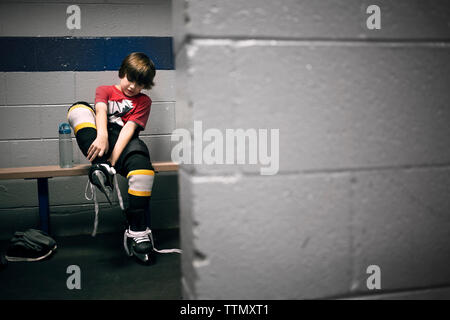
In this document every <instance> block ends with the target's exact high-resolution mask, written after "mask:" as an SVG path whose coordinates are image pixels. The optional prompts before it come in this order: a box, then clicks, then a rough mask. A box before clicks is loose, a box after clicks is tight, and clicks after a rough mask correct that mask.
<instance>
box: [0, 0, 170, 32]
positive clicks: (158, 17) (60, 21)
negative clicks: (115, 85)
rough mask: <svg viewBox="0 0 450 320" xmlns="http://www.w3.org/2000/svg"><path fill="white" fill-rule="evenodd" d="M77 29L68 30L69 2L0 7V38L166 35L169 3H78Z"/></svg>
mask: <svg viewBox="0 0 450 320" xmlns="http://www.w3.org/2000/svg"><path fill="white" fill-rule="evenodd" d="M73 4H76V5H78V6H79V8H80V24H81V28H80V29H72V30H70V29H68V28H67V24H66V21H67V19H68V18H69V17H70V16H72V15H73V13H72V12H71V13H70V14H67V8H68V7H69V6H70V3H64V4H62V3H57V2H56V1H45V2H44V3H30V2H27V3H2V4H0V18H1V19H0V21H1V22H0V26H1V28H0V31H1V33H0V35H1V36H28V37H30V36H76V37H82V36H90V37H93V36H100V37H104V36H111V37H112V36H130V35H133V36H148V35H149V30H151V35H152V36H170V34H171V10H170V2H169V1H151V2H144V1H140V2H139V1H136V2H134V1H133V3H130V4H129V5H124V4H126V3H124V2H120V1H116V2H115V3H113V2H110V1H103V3H102V1H91V2H90V3H89V2H88V1H84V2H82V1H78V2H76V3H73Z"/></svg>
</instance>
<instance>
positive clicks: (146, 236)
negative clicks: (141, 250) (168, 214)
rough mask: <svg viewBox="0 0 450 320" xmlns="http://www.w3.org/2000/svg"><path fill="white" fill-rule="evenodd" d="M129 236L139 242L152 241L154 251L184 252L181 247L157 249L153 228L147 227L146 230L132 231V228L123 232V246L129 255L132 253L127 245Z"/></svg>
mask: <svg viewBox="0 0 450 320" xmlns="http://www.w3.org/2000/svg"><path fill="white" fill-rule="evenodd" d="M127 238H133V240H134V241H135V242H137V243H141V242H146V241H151V243H152V246H153V251H156V252H158V253H180V254H181V253H182V251H181V250H180V249H161V250H159V249H156V247H155V242H154V241H153V235H152V230H150V229H149V228H147V229H146V230H144V231H131V230H130V229H127V230H125V233H124V234H123V247H124V248H125V251H126V253H127V254H128V255H130V251H129V249H128V245H127Z"/></svg>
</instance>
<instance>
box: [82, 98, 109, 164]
mask: <svg viewBox="0 0 450 320" xmlns="http://www.w3.org/2000/svg"><path fill="white" fill-rule="evenodd" d="M107 110H108V107H107V106H106V103H104V102H97V104H96V105H95V124H96V126H97V138H96V139H95V140H94V142H92V144H91V146H90V147H89V149H88V154H87V158H88V160H89V161H92V160H94V159H95V158H96V157H97V156H99V157H102V156H103V155H104V154H106V153H107V152H108V149H109V144H108V116H107Z"/></svg>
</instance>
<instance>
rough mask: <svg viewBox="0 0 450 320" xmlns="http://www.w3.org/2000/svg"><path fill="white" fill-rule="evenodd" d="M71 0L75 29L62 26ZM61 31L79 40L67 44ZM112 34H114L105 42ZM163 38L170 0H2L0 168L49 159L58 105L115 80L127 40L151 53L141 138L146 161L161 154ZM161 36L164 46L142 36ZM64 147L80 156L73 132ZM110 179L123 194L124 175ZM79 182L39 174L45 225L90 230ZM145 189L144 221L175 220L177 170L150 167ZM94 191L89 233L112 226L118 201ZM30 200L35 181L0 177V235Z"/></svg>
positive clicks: (166, 106) (167, 77) (166, 109)
mask: <svg viewBox="0 0 450 320" xmlns="http://www.w3.org/2000/svg"><path fill="white" fill-rule="evenodd" d="M71 4H77V5H78V6H79V7H80V9H81V29H79V30H77V29H73V30H69V29H68V28H67V26H66V20H67V19H68V17H69V16H71V15H72V14H67V12H66V10H67V8H68V7H69V5H71ZM67 37H75V38H76V39H79V42H78V43H77V44H75V45H74V44H73V41H72V42H70V41H67V40H66V38H67ZM118 37H123V38H122V42H120V46H114V41H116V40H117V39H118ZM127 37H128V38H127ZM171 37H172V24H171V3H170V1H165V0H153V1H144V0H133V1H124V0H120V1H119V0H117V1H116V0H113V1H96V0H82V1H76V2H73V1H72V2H70V1H69V2H67V1H66V2H64V3H61V2H60V1H52V0H47V1H37V0H36V1H4V2H3V1H2V2H1V3H0V40H1V42H2V45H4V46H2V53H1V54H0V55H1V60H2V61H1V63H0V66H1V72H0V167H2V168H6V167H17V166H38V165H49V164H58V161H59V160H58V157H59V153H58V125H59V123H61V122H64V121H67V120H66V114H67V109H68V106H70V105H71V104H72V103H74V102H75V101H80V100H84V101H87V102H89V103H94V98H95V89H96V87H97V86H99V85H106V84H116V83H118V81H119V78H118V75H117V70H118V65H117V64H119V66H120V62H121V60H122V59H123V58H124V57H125V55H126V54H128V53H130V52H129V51H131V50H135V49H136V50H138V51H144V52H146V53H147V54H148V55H149V56H151V57H156V58H157V59H158V61H155V64H156V65H157V75H156V78H155V83H156V86H155V87H154V88H153V89H152V90H150V91H147V92H146V93H147V94H148V95H149V96H150V97H151V99H152V100H153V104H152V110H151V114H150V120H149V123H148V125H147V128H146V130H145V131H143V132H142V133H141V138H142V139H143V140H144V141H145V142H146V143H147V145H148V147H149V149H150V152H151V157H152V160H153V161H169V160H170V150H171V146H170V144H171V141H170V135H171V133H172V131H173V129H174V128H175V89H174V72H175V71H174V67H173V54H172V48H171V42H172V40H171ZM161 38H166V42H164V43H165V44H168V46H166V47H157V46H151V45H149V44H147V42H148V41H149V39H150V40H151V41H153V40H155V41H156V42H157V41H159V39H161ZM123 39H125V40H123ZM27 41H28V42H27ZM58 41H59V42H58ZM63 41H67V42H65V43H64V44H61V42H63ZM28 43H29V45H27V44H28ZM111 43H113V44H112V45H111ZM158 43H159V42H158ZM91 44H92V45H91ZM68 45H70V46H71V49H69V48H68V47H67V46H68ZM72 135H73V134H72ZM73 146H74V161H75V163H88V162H87V160H86V159H85V158H84V156H83V155H82V154H81V152H80V151H79V150H78V147H77V145H76V141H75V139H73ZM119 181H120V185H121V189H122V194H123V195H125V196H126V192H127V187H126V185H127V183H126V180H125V179H120V180H119ZM86 182H87V177H76V178H53V179H50V180H49V189H50V206H51V207H50V210H51V231H52V234H54V235H68V234H79V233H88V232H91V231H92V226H93V217H94V216H93V212H94V210H93V203H92V201H87V200H85V198H84V191H85V185H86ZM153 191H154V192H153V201H152V212H154V214H153V220H152V221H153V226H154V227H155V228H167V227H177V225H178V200H177V199H178V184H177V175H176V174H172V173H160V174H158V175H157V177H156V180H155V186H154V190H153ZM99 199H100V202H101V203H100V223H99V232H107V231H113V230H116V229H118V228H119V229H120V228H122V224H121V221H123V216H122V215H121V212H120V209H119V206H118V204H117V203H116V205H115V206H114V207H113V208H110V207H109V205H107V202H106V199H105V198H104V197H103V195H101V194H100V195H99ZM37 206H38V200H37V187H36V182H35V181H25V180H2V181H0V221H1V222H0V237H2V238H9V237H11V235H12V232H14V231H17V230H21V229H24V228H30V227H37V225H38V208H37Z"/></svg>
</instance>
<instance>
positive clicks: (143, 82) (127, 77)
mask: <svg viewBox="0 0 450 320" xmlns="http://www.w3.org/2000/svg"><path fill="white" fill-rule="evenodd" d="M155 74H156V71H155V65H154V64H153V61H152V60H151V59H150V58H149V57H147V55H145V54H144V53H142V52H133V53H130V54H129V55H128V56H126V58H125V59H123V61H122V65H121V66H120V69H119V78H120V79H121V81H120V83H121V87H122V91H124V93H125V94H127V95H129V96H133V95H136V94H138V93H139V92H140V91H141V90H142V89H151V87H152V86H154V85H155V84H154V83H153V79H154V78H155ZM130 84H131V86H130ZM132 84H134V86H133V85H132Z"/></svg>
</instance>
